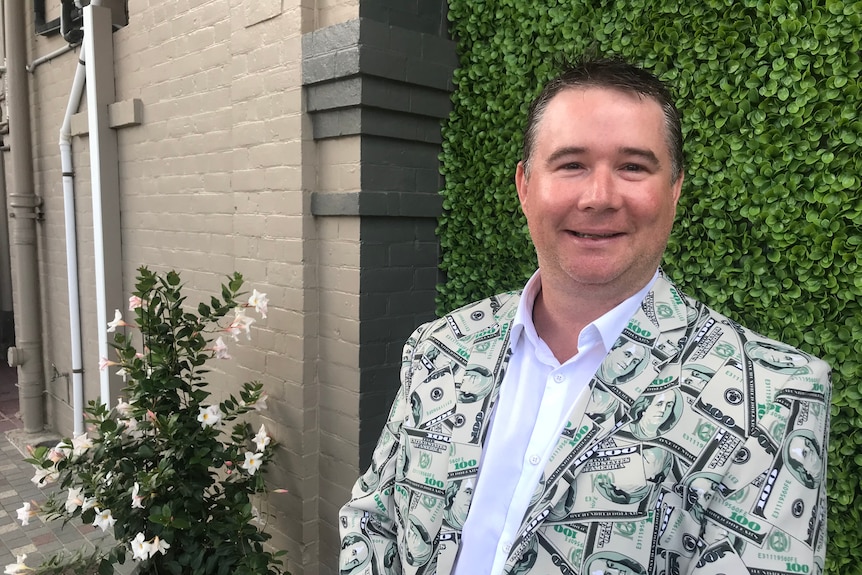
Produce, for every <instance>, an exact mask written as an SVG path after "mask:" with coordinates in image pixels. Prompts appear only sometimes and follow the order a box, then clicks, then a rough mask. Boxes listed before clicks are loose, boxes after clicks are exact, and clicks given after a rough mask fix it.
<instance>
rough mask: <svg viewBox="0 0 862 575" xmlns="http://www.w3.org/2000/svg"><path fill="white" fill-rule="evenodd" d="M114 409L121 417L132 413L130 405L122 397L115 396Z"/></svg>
mask: <svg viewBox="0 0 862 575" xmlns="http://www.w3.org/2000/svg"><path fill="white" fill-rule="evenodd" d="M114 409H116V410H117V413H118V414H119V415H120V416H121V417H129V415H130V414H131V413H132V405H131V404H130V403H128V402H126V401H123V398H122V397H118V398H117V407H115V408H114Z"/></svg>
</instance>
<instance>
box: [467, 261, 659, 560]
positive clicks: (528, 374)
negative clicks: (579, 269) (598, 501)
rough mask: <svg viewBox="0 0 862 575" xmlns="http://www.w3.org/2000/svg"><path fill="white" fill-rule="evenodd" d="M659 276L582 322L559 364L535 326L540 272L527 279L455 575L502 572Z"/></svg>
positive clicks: (515, 320) (513, 327)
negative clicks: (599, 378)
mask: <svg viewBox="0 0 862 575" xmlns="http://www.w3.org/2000/svg"><path fill="white" fill-rule="evenodd" d="M657 277H658V272H656V274H655V275H654V276H653V278H652V280H650V281H649V282H648V283H647V285H646V286H644V288H643V289H642V290H640V291H639V292H638V293H636V294H635V295H633V296H632V297H630V298H628V299H627V300H625V301H623V302H622V303H620V304H619V305H618V306H616V307H615V308H613V309H612V310H610V311H609V312H607V313H606V314H604V315H602V316H601V317H599V318H598V319H596V320H595V321H594V322H592V323H591V324H589V325H587V326H586V327H585V328H584V329H583V331H581V333H580V335H578V353H577V354H576V355H575V356H574V357H572V358H570V359H569V360H567V361H566V362H565V363H563V364H562V365H561V364H560V362H559V361H557V359H556V358H555V357H554V354H553V353H552V352H551V350H550V348H548V346H547V344H545V342H544V341H542V340H541V338H539V336H538V334H537V333H536V328H535V326H534V325H533V305H534V304H535V301H536V296H538V294H539V291H540V290H541V286H542V284H541V276H540V274H539V272H538V271H537V272H536V273H535V274H533V277H531V278H530V280H529V281H528V282H527V285H526V286H525V287H524V293H523V296H522V297H521V301H520V303H519V304H518V310H517V312H516V314H515V319H514V322H513V324H512V336H511V338H512V339H511V347H512V357H511V359H510V361H509V366H508V369H507V370H506V374H505V376H504V377H503V382H502V386H501V388H500V395H499V398H498V399H497V404H496V407H495V408H494V413H493V415H492V420H491V423H490V425H491V428H490V430H489V432H488V437H487V439H486V444H485V448H484V450H483V454H482V460H481V461H480V463H479V477H478V480H477V483H476V489H475V493H474V496H473V501H472V503H471V505H470V511H469V513H468V515H467V521H466V522H465V524H464V530H463V531H462V534H461V545H460V550H459V552H458V558H457V562H456V565H455V570H454V575H476V574H479V573H481V574H483V575H484V574H488V575H499V574H500V573H502V572H503V567H504V565H505V563H506V558H507V557H508V555H509V549H510V548H511V544H512V542H513V541H514V540H515V538H516V537H517V535H518V528H519V527H520V525H521V522H522V520H523V519H524V514H525V513H526V512H527V508H528V507H529V505H530V500H531V499H532V497H533V496H534V494H535V495H536V496H538V495H541V486H540V485H539V480H540V479H541V476H542V471H543V470H544V468H545V465H546V464H547V462H548V460H549V459H550V456H551V451H552V450H553V448H554V445H555V444H556V440H557V438H558V437H559V435H560V433H561V432H562V430H563V426H564V425H565V424H566V422H567V421H568V420H569V419H570V418H571V420H572V421H573V422H575V423H576V424H577V423H578V422H580V419H581V417H582V416H583V415H584V412H585V410H586V407H587V402H588V400H589V394H588V393H587V391H588V387H589V382H590V379H592V377H593V375H595V373H596V371H597V370H598V368H599V366H600V365H601V363H602V360H603V359H604V358H605V356H606V355H607V354H608V353H609V352H610V350H611V348H612V347H613V344H614V342H616V340H617V338H618V337H619V336H620V334H621V333H622V331H623V329H624V328H625V327H626V324H627V322H628V320H629V319H631V317H632V316H633V315H634V314H635V312H636V311H637V308H638V306H639V305H640V303H641V302H642V301H643V299H644V297H646V294H647V293H648V292H649V290H650V289H651V288H652V286H653V284H654V283H655V280H656V278H657ZM575 335H576V334H572V336H573V337H574V336H575Z"/></svg>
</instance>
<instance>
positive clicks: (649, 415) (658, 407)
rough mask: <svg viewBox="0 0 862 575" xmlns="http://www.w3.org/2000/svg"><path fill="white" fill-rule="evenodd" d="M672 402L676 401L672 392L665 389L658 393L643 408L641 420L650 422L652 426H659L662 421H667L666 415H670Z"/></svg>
mask: <svg viewBox="0 0 862 575" xmlns="http://www.w3.org/2000/svg"><path fill="white" fill-rule="evenodd" d="M674 403H676V401H675V398H674V395H673V393H672V392H670V391H665V392H663V393H660V394H658V395H657V396H655V398H653V400H652V403H650V404H649V405H648V406H647V408H646V409H645V410H644V413H643V416H641V421H642V422H644V423H647V424H651V425H653V426H654V427H658V426H660V425H661V424H662V423H664V422H665V421H667V418H668V417H670V414H671V411H673V406H674Z"/></svg>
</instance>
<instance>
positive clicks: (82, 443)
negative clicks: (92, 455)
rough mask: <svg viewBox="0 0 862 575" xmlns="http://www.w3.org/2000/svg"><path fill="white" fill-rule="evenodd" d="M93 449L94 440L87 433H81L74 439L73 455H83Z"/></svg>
mask: <svg viewBox="0 0 862 575" xmlns="http://www.w3.org/2000/svg"><path fill="white" fill-rule="evenodd" d="M91 447H93V440H92V439H90V437H89V436H88V435H87V434H86V433H79V434H78V435H76V436H75V437H73V438H72V455H82V454H83V453H84V452H85V451H87V450H88V449H90V448H91Z"/></svg>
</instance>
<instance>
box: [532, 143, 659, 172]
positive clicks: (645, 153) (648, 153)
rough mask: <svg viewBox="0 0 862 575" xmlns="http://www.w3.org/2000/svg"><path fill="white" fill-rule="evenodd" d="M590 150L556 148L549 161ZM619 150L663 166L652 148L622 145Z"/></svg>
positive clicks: (577, 147) (568, 147) (569, 147)
mask: <svg viewBox="0 0 862 575" xmlns="http://www.w3.org/2000/svg"><path fill="white" fill-rule="evenodd" d="M588 151H589V150H588V149H587V148H584V147H582V146H564V147H562V148H558V149H556V150H554V152H553V153H552V154H551V155H550V156H548V160H547V163H548V164H552V163H554V162H556V161H557V160H559V159H560V158H563V157H565V156H576V155H580V154H586V153H587V152H588ZM617 152H619V153H620V154H621V155H624V156H637V157H639V158H642V159H644V160H645V161H647V162H649V163H650V164H652V165H653V166H654V167H656V168H659V167H661V162H660V161H659V159H658V156H656V155H655V152H653V151H652V150H650V149H646V148H631V147H622V148H619V149H618V150H617Z"/></svg>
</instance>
